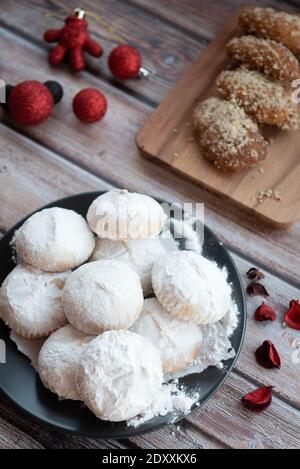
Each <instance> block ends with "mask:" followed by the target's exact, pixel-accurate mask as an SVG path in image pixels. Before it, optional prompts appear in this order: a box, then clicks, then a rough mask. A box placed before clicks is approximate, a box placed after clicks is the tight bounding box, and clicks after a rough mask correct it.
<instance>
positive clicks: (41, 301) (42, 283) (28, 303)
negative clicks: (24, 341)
mask: <svg viewBox="0 0 300 469" xmlns="http://www.w3.org/2000/svg"><path fill="white" fill-rule="evenodd" d="M69 275H70V272H62V273H57V274H54V273H46V272H43V271H41V270H37V269H34V268H33V267H30V266H25V265H17V267H15V268H14V269H13V271H12V272H11V273H10V274H9V275H8V276H7V277H6V279H5V280H4V282H3V284H2V287H1V290H0V316H1V317H2V319H3V321H4V322H5V323H6V324H7V325H8V326H9V327H10V328H11V329H12V330H13V331H14V332H16V333H17V334H19V335H21V336H22V337H28V338H37V337H45V336H47V335H49V334H50V333H51V332H52V331H55V330H56V329H58V328H59V327H62V326H63V325H65V324H66V323H67V319H66V316H65V313H64V311H63V307H62V301H61V295H62V289H63V287H64V284H65V281H66V279H67V278H68V276H69Z"/></svg>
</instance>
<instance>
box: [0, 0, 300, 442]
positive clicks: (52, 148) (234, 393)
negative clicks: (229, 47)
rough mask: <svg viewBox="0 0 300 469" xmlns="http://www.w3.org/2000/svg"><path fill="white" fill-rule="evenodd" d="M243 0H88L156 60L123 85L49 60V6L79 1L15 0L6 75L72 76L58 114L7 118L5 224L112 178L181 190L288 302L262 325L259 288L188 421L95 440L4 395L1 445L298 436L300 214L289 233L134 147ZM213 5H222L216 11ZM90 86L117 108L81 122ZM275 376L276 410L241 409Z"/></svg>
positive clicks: (242, 263) (0, 180) (1, 187)
mask: <svg viewBox="0 0 300 469" xmlns="http://www.w3.org/2000/svg"><path fill="white" fill-rule="evenodd" d="M199 3H201V7H200V9H199V11H200V16H199V18H198V16H197V15H196V16H197V22H196V21H195V22H193V11H194V10H193V9H195V8H196V9H197V11H198V7H199ZM241 3H248V2H242V1H241V0H232V1H231V0H226V1H224V2H218V1H217V2H213V3H212V2H208V1H207V0H202V1H201V2H198V1H195V0H188V1H187V2H186V15H185V18H183V16H184V15H180V8H181V2H179V1H178V0H172V6H173V8H172V11H170V15H169V16H168V15H166V10H165V4H166V2H165V1H162V2H157V1H156V0H155V1H154V2H153V9H152V5H151V11H148V8H149V7H148V5H146V4H145V3H143V0H131V1H130V2H127V1H125V0H124V1H113V2H108V0H107V1H104V2H97V3H96V2H92V1H88V2H83V6H87V7H88V9H91V10H95V9H96V11H97V15H98V17H97V22H95V24H92V25H91V27H92V30H93V31H94V32H95V34H96V35H97V37H99V38H100V39H101V40H102V42H103V44H104V45H105V47H106V48H108V49H109V48H110V47H113V46H114V45H115V44H116V43H117V39H116V37H115V36H114V37H113V35H114V33H113V32H112V31H110V29H109V27H108V26H107V24H106V23H105V21H106V19H108V20H109V21H108V22H113V25H114V30H117V31H119V32H121V33H122V36H124V38H125V39H126V41H130V42H132V43H134V44H136V45H138V44H140V45H141V47H142V52H143V56H144V57H145V60H147V61H149V64H151V65H152V64H155V67H156V68H157V70H158V74H157V77H156V79H155V80H154V81H153V82H151V83H148V84H147V83H142V82H129V83H126V84H125V83H124V84H118V83H116V82H115V81H114V80H111V79H110V78H109V75H108V72H107V70H106V71H104V73H102V74H100V73H99V69H98V64H97V62H96V63H95V62H94V60H92V61H90V66H89V70H88V72H84V73H82V74H80V76H73V75H71V74H69V73H68V72H67V69H66V68H62V69H58V70H55V71H53V70H52V69H50V68H49V67H48V65H47V62H46V59H45V57H46V56H45V51H46V48H45V46H44V44H43V43H42V41H41V40H40V37H41V34H42V32H43V31H44V29H46V28H47V27H51V26H52V24H53V23H52V21H53V22H55V23H56V24H59V18H56V16H54V17H53V16H50V17H49V16H46V15H45V13H46V11H48V10H49V9H50V10H52V13H56V11H57V12H58V13H59V15H60V18H62V17H63V16H64V15H65V13H67V10H69V9H70V8H71V7H73V6H74V5H73V4H72V5H71V2H52V1H51V2H46V1H35V2H32V1H30V2H25V1H21V2H16V1H15V0H13V1H12V2H6V5H5V9H3V11H2V12H1V16H0V25H2V29H1V30H0V47H1V57H0V65H1V74H2V75H3V78H4V79H6V80H7V81H10V82H12V83H17V82H19V81H21V80H24V79H26V78H36V79H40V80H45V79H48V78H50V77H53V78H54V77H55V79H57V80H58V81H61V82H62V83H63V85H64V88H65V99H64V101H63V102H62V103H61V104H60V105H59V106H57V108H56V109H55V112H54V115H53V117H52V118H51V119H50V120H49V121H48V122H47V123H46V124H44V125H43V126H40V127H38V128H35V129H31V130H28V129H26V130H25V129H21V128H17V127H15V126H14V125H13V124H12V123H10V122H9V121H8V120H7V119H6V118H2V121H3V122H4V125H3V124H1V125H0V135H1V141H2V146H1V151H0V230H2V231H4V230H6V229H8V228H9V227H10V226H11V225H12V224H13V223H15V222H16V221H17V220H18V219H20V218H21V217H22V216H24V215H26V214H27V213H28V212H30V211H32V210H33V209H36V208H38V207H39V206H41V205H43V204H45V203H47V202H50V201H52V200H54V199H56V198H59V197H63V196H65V195H68V194H75V193H78V192H83V191H88V190H97V189H98V190H105V189H108V188H110V187H111V185H117V186H127V187H128V188H129V189H134V190H140V191H143V192H148V193H150V194H153V195H156V196H160V197H162V198H165V199H166V200H171V201H181V202H182V201H186V202H191V201H197V202H199V201H203V202H204V203H205V205H206V222H207V224H208V226H210V227H211V228H212V229H213V230H214V231H215V232H216V234H217V235H218V236H219V237H220V238H221V239H222V240H224V241H225V242H226V243H227V244H228V245H230V246H231V248H232V249H233V251H234V259H235V261H236V263H237V265H238V267H239V270H240V271H241V273H245V272H246V270H247V269H248V267H249V266H251V265H255V264H257V263H258V264H260V263H262V264H265V267H264V269H266V270H267V273H268V275H267V278H266V285H267V287H268V289H269V291H270V293H271V298H270V303H271V304H272V305H273V306H275V308H276V310H277V311H278V316H279V321H278V322H276V323H274V324H267V325H258V324H257V323H255V322H254V321H253V320H252V319H251V316H252V313H253V309H254V308H255V306H256V304H257V303H256V302H259V301H260V299H258V298H255V299H252V300H251V302H249V316H250V318H249V326H248V329H247V335H246V340H245V346H244V349H243V352H242V355H241V357H240V359H239V361H238V364H237V368H236V371H235V372H234V373H232V375H231V376H230V378H229V379H228V381H227V382H226V385H225V386H223V387H222V388H221V389H220V390H219V392H218V393H217V395H216V396H215V397H214V398H213V399H211V400H210V401H209V402H208V403H207V404H206V405H205V406H204V407H203V408H202V409H200V410H198V411H197V412H195V413H194V414H192V415H191V416H189V417H188V418H187V419H185V420H184V421H183V422H182V423H181V424H180V425H179V426H178V427H174V426H171V427H169V428H165V429H162V430H159V431H156V432H154V433H151V434H147V435H143V436H139V437H135V438H132V439H130V440H126V441H123V440H122V441H118V442H117V441H102V442H101V441H99V440H89V439H88V440H87V439H84V438H79V437H74V436H69V435H65V434H62V433H59V432H55V431H52V430H49V429H48V428H47V427H46V426H43V425H41V424H39V423H36V422H34V421H33V420H32V419H29V418H27V417H24V415H23V414H22V413H21V412H19V411H17V410H15V409H14V408H13V407H12V406H11V404H9V403H8V402H7V401H6V400H4V399H0V414H1V420H0V435H1V436H0V447H8V448H21V447H32V448H33V447H45V448H55V447H56V448H60V447H66V448H73V447H74V448H84V447H87V448H99V449H101V448H131V447H132V448H134V447H143V448H193V449H195V448H224V447H233V448H254V447H258V448H260V447H263V448H269V447H275V448H281V447H288V448H289V447H291V448H292V447H297V445H299V438H300V429H299V411H298V407H299V384H300V383H299V364H298V365H297V364H293V363H292V361H291V355H290V354H291V351H292V349H291V345H292V344H293V343H294V339H295V338H296V340H298V339H299V333H297V332H296V333H295V335H294V333H293V332H291V330H285V329H283V328H282V326H281V319H282V316H283V312H284V309H285V307H286V305H287V303H288V301H289V299H291V297H298V298H299V297H300V292H299V286H300V282H299V272H300V258H299V242H300V230H299V228H300V224H299V223H297V224H296V225H294V226H293V227H291V228H290V229H289V230H288V231H284V232H283V231H281V230H272V229H271V228H269V227H266V226H264V225H263V224H260V223H257V221H255V220H253V219H252V217H251V216H249V215H246V214H244V213H243V212H241V211H239V210H238V209H236V208H233V207H230V206H228V205H227V204H224V202H223V200H222V199H220V198H218V197H215V196H213V195H212V194H209V193H208V192H206V191H204V190H200V189H199V188H197V187H196V186H194V185H193V184H191V183H187V182H184V181H182V180H181V179H180V178H179V177H177V176H174V175H170V174H169V173H168V172H167V171H166V170H164V169H161V168H157V167H156V166H154V165H152V164H151V163H150V162H148V161H144V160H142V159H141V158H140V156H139V154H138V152H137V150H136V148H135V146H134V135H135V132H136V130H137V129H138V128H139V127H140V125H141V124H142V122H143V121H144V120H145V119H146V117H147V116H148V115H149V113H150V112H151V111H152V109H153V104H154V103H156V102H159V101H160V100H161V99H162V97H163V96H165V95H166V93H167V92H168V90H169V89H170V87H171V86H173V84H174V82H175V81H176V80H177V78H178V77H179V76H180V75H182V74H183V73H184V71H185V69H186V67H187V66H188V65H189V64H190V63H191V62H192V61H193V60H194V58H195V57H196V55H198V53H199V52H201V50H203V47H204V44H205V43H206V42H207V40H209V39H211V37H212V36H213V34H214V33H215V31H217V30H218V29H220V28H221V27H222V24H223V23H222V17H223V18H224V21H225V18H226V17H227V16H229V14H230V13H231V11H232V10H233V9H235V8H236V6H240V4H241ZM268 3H270V2H268ZM281 3H282V4H283V2H281ZM214 5H217V11H218V13H219V14H218V15H216V14H213V12H214V11H215V6H214ZM220 12H222V14H221V13H220ZM99 16H100V18H101V19H99ZM180 16H182V18H180ZM198 19H199V22H198ZM29 20H30V22H29ZM103 20H104V21H103ZM196 23H197V27H196V26H195V24H196ZM29 24H30V26H29ZM198 25H199V27H198ZM196 29H197V31H196ZM144 31H145V34H143V33H144ZM33 70H34V77H33ZM87 86H96V87H100V88H101V89H103V90H104V91H105V93H106V95H107V97H108V99H109V106H110V110H109V113H108V115H107V117H106V118H105V120H104V121H103V122H102V123H101V124H100V125H99V126H98V125H97V126H94V127H93V126H92V127H88V126H84V125H81V124H79V123H78V122H76V121H75V119H74V117H73V116H72V114H71V110H70V109H71V99H72V96H73V95H74V93H75V92H76V91H77V90H79V89H80V88H82V87H87ZM58 131H59V132H58ZM87 149H88V151H87ZM269 270H270V271H272V272H270V273H269V272H268V271H269ZM259 326H261V327H259ZM267 338H268V339H270V340H272V341H273V342H274V343H275V344H276V346H277V347H278V349H279V350H280V353H281V354H282V358H283V367H282V370H279V371H278V372H273V371H271V372H268V371H265V370H263V369H261V368H260V367H258V366H257V365H256V364H255V361H254V359H253V351H254V349H255V347H256V346H257V345H259V343H260V342H261V341H262V340H264V339H267ZM270 383H272V384H276V387H275V390H274V392H275V398H274V402H273V405H272V407H271V408H270V409H269V410H268V411H267V412H266V413H264V414H262V415H260V416H257V415H253V414H250V413H248V412H246V411H245V410H243V409H242V407H241V405H240V398H241V396H242V395H243V394H244V393H246V392H248V391H250V390H251V389H253V388H254V387H255V386H258V385H263V384H270ZM297 390H298V391H297Z"/></svg>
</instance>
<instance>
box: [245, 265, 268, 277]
mask: <svg viewBox="0 0 300 469" xmlns="http://www.w3.org/2000/svg"><path fill="white" fill-rule="evenodd" d="M246 275H247V277H248V278H249V279H250V280H261V279H263V278H265V274H264V273H263V272H262V271H261V270H259V269H257V268H256V267H251V269H249V270H248V272H247V274H246Z"/></svg>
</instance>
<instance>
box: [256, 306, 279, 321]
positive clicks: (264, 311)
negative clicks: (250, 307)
mask: <svg viewBox="0 0 300 469" xmlns="http://www.w3.org/2000/svg"><path fill="white" fill-rule="evenodd" d="M254 319H255V321H275V319H276V313H275V311H274V309H273V308H272V307H271V306H269V305H266V304H265V303H262V304H261V305H260V306H259V307H258V308H257V309H256V310H255V313H254Z"/></svg>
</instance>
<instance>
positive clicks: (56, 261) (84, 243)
mask: <svg viewBox="0 0 300 469" xmlns="http://www.w3.org/2000/svg"><path fill="white" fill-rule="evenodd" d="M15 242H16V250H17V255H18V259H21V260H23V261H24V262H25V263H26V264H29V265H32V266H33V267H36V268H37V269H41V270H45V271H46V272H62V271H65V270H68V269H73V268H74V267H77V266H79V265H81V264H82V263H83V262H85V261H86V260H87V259H88V258H89V257H90V255H91V253H92V252H93V249H94V247H95V240H94V236H93V234H92V232H91V231H90V229H89V227H88V226H87V223H86V221H85V220H84V219H83V217H82V216H81V215H79V214H78V213H76V212H74V211H73V210H67V209H64V208H59V207H53V208H47V209H44V210H42V211H41V212H37V213H35V214H34V215H32V216H31V217H30V218H29V219H28V220H27V221H26V222H25V223H24V224H23V225H22V226H21V228H20V229H19V230H18V231H17V232H16V234H15Z"/></svg>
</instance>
